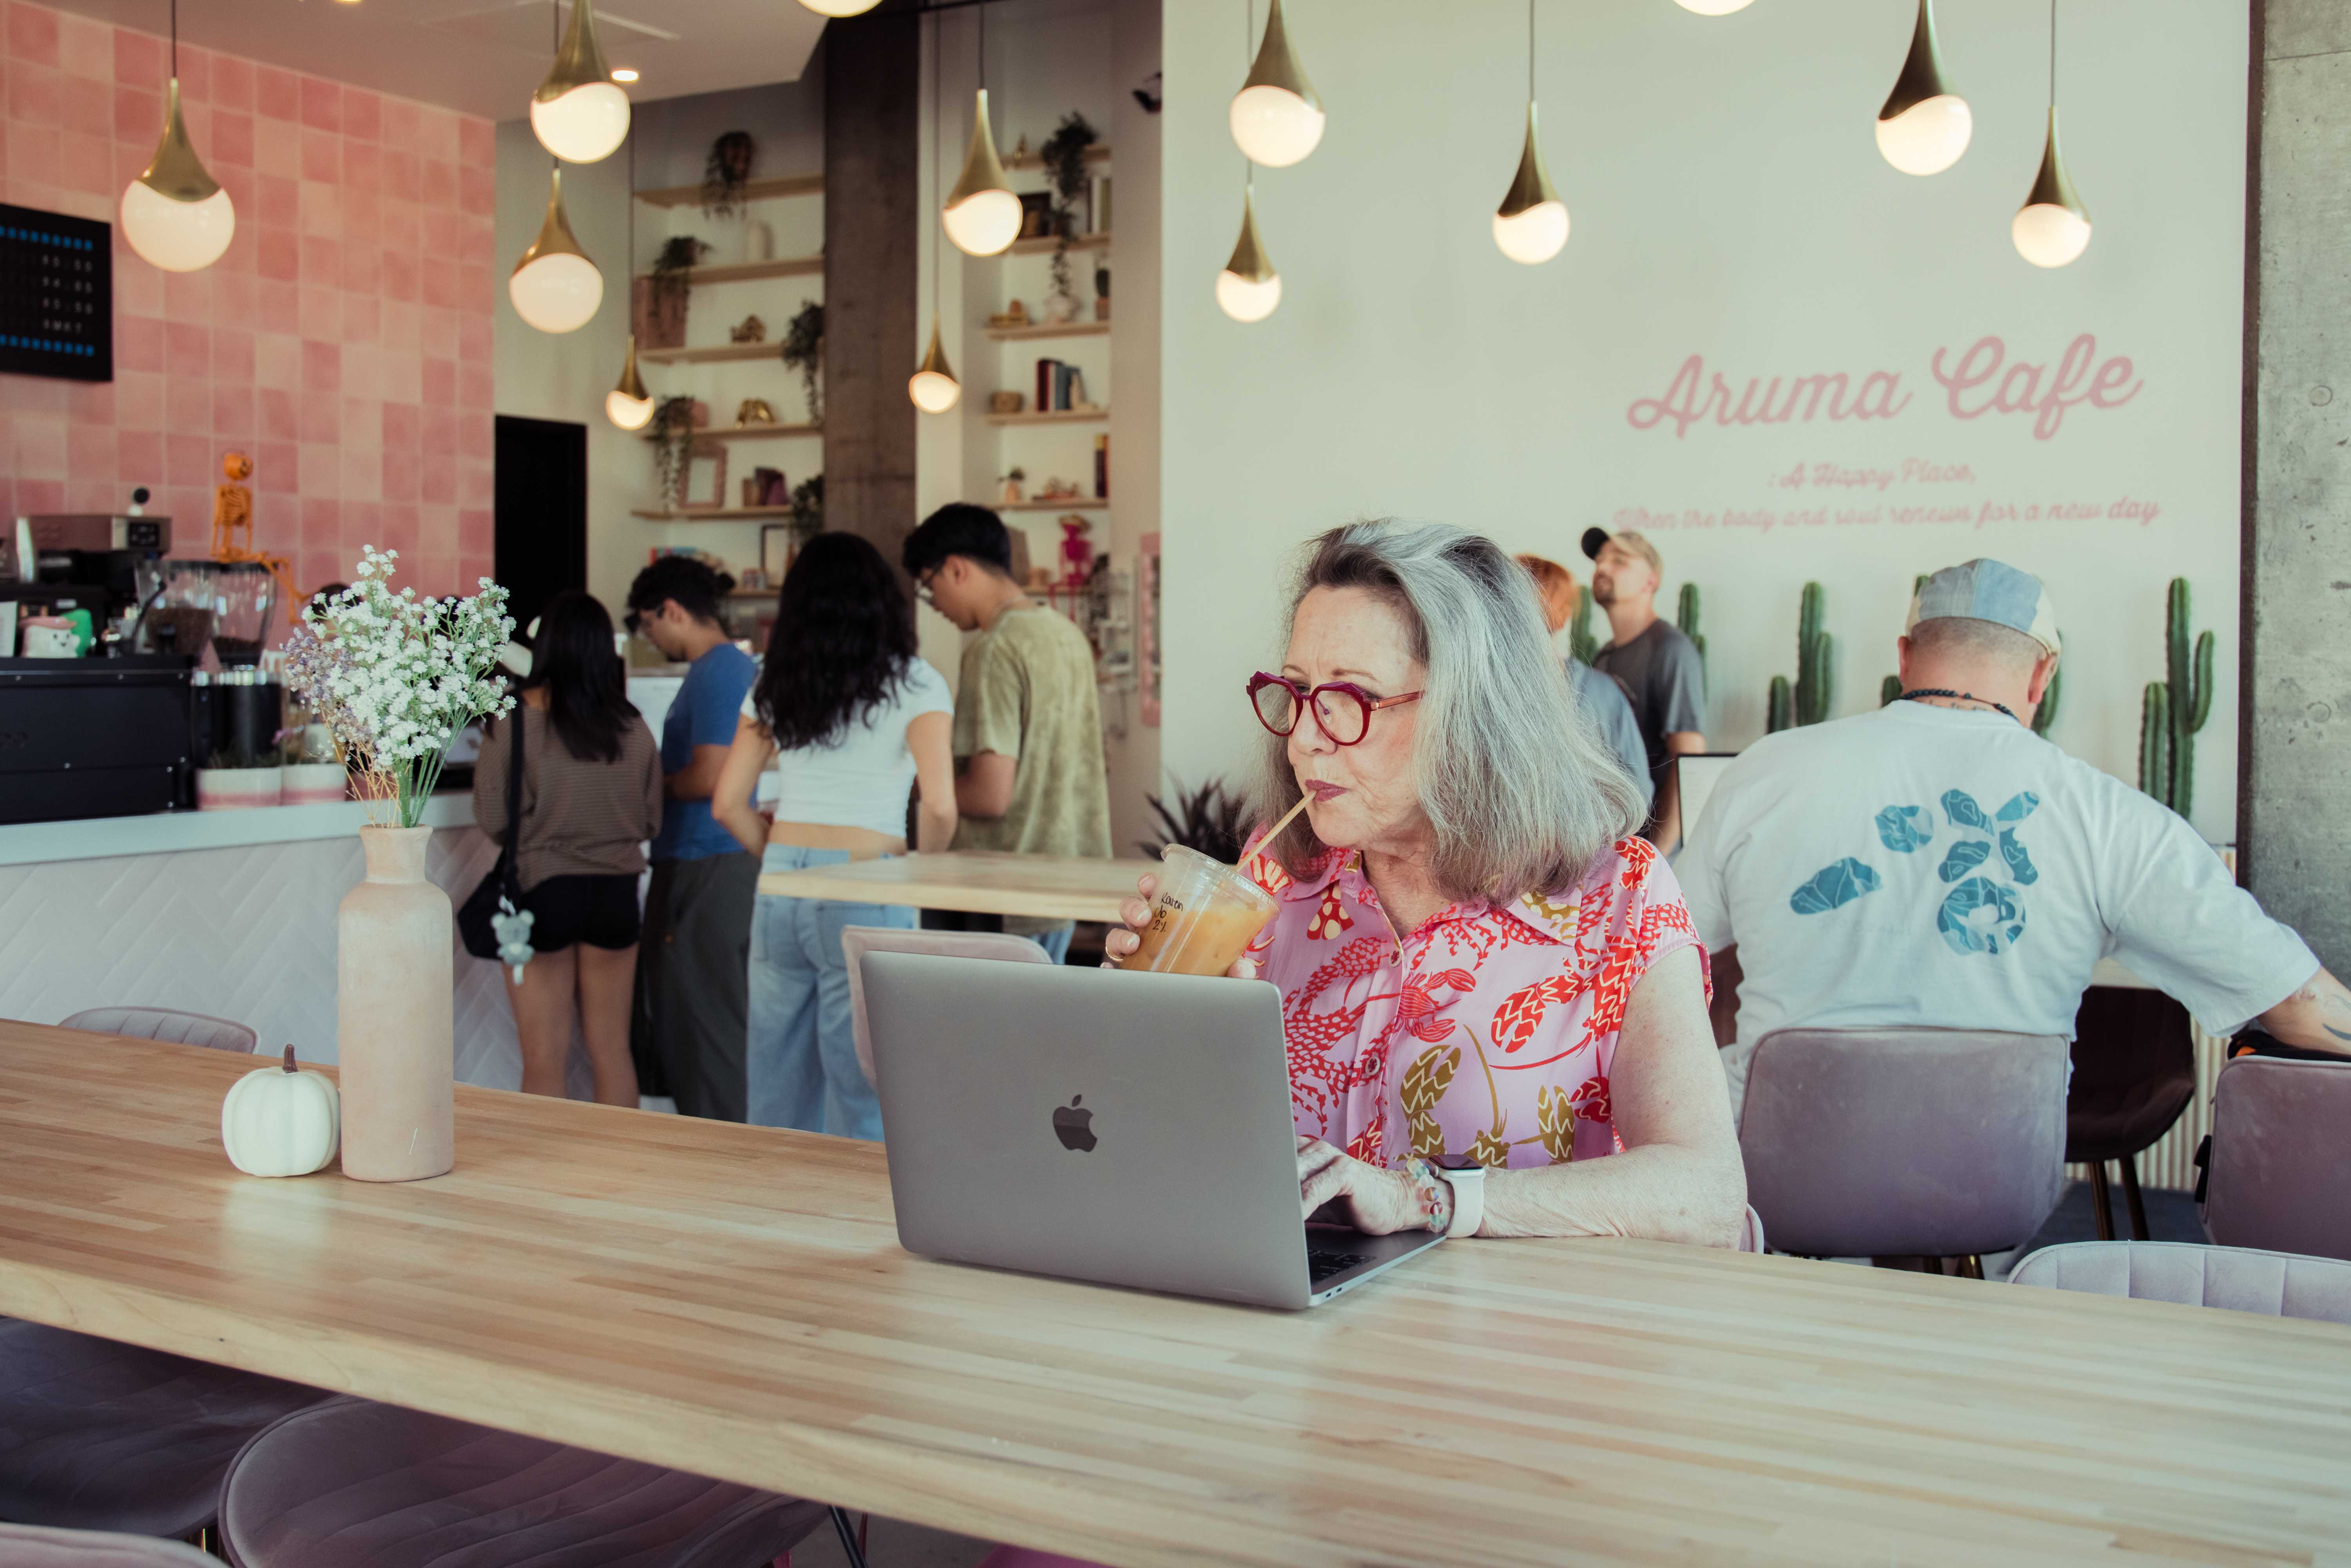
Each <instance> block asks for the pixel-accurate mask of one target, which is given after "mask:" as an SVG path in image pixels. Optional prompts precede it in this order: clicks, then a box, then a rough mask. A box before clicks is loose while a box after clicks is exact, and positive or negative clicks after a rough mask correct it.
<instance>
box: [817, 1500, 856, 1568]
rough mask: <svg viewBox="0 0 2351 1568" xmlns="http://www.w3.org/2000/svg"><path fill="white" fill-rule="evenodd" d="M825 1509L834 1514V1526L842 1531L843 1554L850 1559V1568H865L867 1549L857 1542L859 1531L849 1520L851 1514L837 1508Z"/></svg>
mask: <svg viewBox="0 0 2351 1568" xmlns="http://www.w3.org/2000/svg"><path fill="white" fill-rule="evenodd" d="M825 1511H826V1512H827V1513H829V1514H831V1515H832V1527H833V1529H835V1530H837V1531H840V1532H841V1555H843V1556H845V1557H847V1558H848V1559H849V1568H865V1550H864V1548H862V1547H861V1546H859V1545H858V1544H857V1531H856V1529H855V1527H854V1526H852V1524H851V1523H850V1522H849V1515H847V1514H845V1513H843V1512H842V1511H841V1510H839V1509H837V1508H828V1509H826V1510H825Z"/></svg>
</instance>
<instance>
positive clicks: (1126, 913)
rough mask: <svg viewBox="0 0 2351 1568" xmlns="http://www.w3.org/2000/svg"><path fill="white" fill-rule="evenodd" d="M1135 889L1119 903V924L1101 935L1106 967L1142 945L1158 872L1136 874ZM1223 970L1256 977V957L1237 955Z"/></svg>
mask: <svg viewBox="0 0 2351 1568" xmlns="http://www.w3.org/2000/svg"><path fill="white" fill-rule="evenodd" d="M1134 890H1135V896H1134V897H1133V898H1130V899H1128V900H1127V901H1126V902H1125V903H1124V904H1120V905H1119V907H1118V917H1119V920H1120V922H1121V924H1120V925H1115V926H1113V927H1112V928H1111V931H1110V933H1109V935H1108V936H1104V937H1103V938H1102V951H1103V953H1104V954H1106V955H1107V957H1106V959H1105V960H1104V962H1103V964H1102V967H1103V968H1105V969H1115V968H1118V967H1121V966H1122V965H1123V963H1124V961H1125V960H1127V959H1128V958H1131V957H1133V956H1134V955H1135V953H1136V952H1137V951H1138V950H1140V949H1141V947H1142V946H1143V936H1144V932H1146V931H1148V930H1150V929H1151V922H1152V919H1153V916H1154V915H1155V914H1156V913H1157V909H1158V900H1159V876H1158V873H1155V872H1145V873H1144V874H1143V875H1141V876H1140V877H1137V878H1136V879H1135V883H1134ZM1225 973H1226V974H1227V975H1228V976H1229V977H1232V978H1234V979H1236V980H1254V979H1256V978H1257V961H1256V960H1255V959H1253V958H1247V957H1242V958H1236V959H1234V960H1233V963H1232V966H1231V967H1229V968H1228V969H1226V970H1225Z"/></svg>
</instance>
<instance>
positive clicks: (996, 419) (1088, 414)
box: [987, 408, 1110, 424]
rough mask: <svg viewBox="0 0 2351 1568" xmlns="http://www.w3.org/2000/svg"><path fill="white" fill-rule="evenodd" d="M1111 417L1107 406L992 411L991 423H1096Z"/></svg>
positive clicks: (988, 420) (990, 415)
mask: <svg viewBox="0 0 2351 1568" xmlns="http://www.w3.org/2000/svg"><path fill="white" fill-rule="evenodd" d="M1109 417H1110V410H1108V409H1106V408H1070V409H1060V410H1056V411H1054V412H1052V413H991V414H989V415H988V416H987V423H990V424H1095V423H1101V422H1102V421H1103V420H1106V419H1108V418H1109Z"/></svg>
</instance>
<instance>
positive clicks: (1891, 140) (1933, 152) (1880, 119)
mask: <svg viewBox="0 0 2351 1568" xmlns="http://www.w3.org/2000/svg"><path fill="white" fill-rule="evenodd" d="M1974 133H1975V113H1974V111H1973V110H1970V109H1969V108H1968V100H1967V99H1964V98H1961V97H1960V96H1959V93H1958V92H1956V91H1955V90H1953V89H1952V88H1951V85H1950V84H1949V82H1948V81H1947V80H1945V79H1944V77H1943V57H1942V55H1941V52H1940V51H1939V50H1938V48H1937V47H1936V46H1935V0H1918V22H1917V26H1915V27H1913V28H1912V29H1911V32H1910V53H1909V54H1908V55H1907V57H1905V58H1904V59H1903V61H1902V74H1901V75H1900V76H1898V77H1896V78H1894V90H1893V91H1892V92H1890V93H1888V94H1886V104H1885V107H1884V108H1882V109H1880V110H1878V111H1877V150H1878V152H1882V153H1884V154H1885V155H1886V162H1888V163H1891V164H1893V165H1894V166H1895V167H1896V169H1899V170H1901V171H1902V172H1904V173H1906V174H1939V173H1941V172H1943V171H1944V170H1946V169H1948V168H1949V167H1950V166H1951V165H1952V164H1954V163H1956V162H1959V154H1960V153H1962V152H1966V151H1967V150H1968V139H1969V138H1970V136H1972V135H1973V134H1974Z"/></svg>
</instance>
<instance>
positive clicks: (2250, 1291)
mask: <svg viewBox="0 0 2351 1568" xmlns="http://www.w3.org/2000/svg"><path fill="white" fill-rule="evenodd" d="M2008 1279H2009V1283H2011V1284H2012V1285H2044V1286H2047V1287H2049V1288H2050V1289H2052V1290H2058V1291H2091V1292H2093V1293H2094V1294H2096V1295H2101V1296H2128V1297H2130V1298H2131V1299H2132V1300H2133V1301H2177V1302H2179V1304H2180V1305H2182V1306H2187V1307H2226V1308H2228V1309H2229V1310H2230V1311H2231V1312H2264V1313H2266V1314H2268V1315H2269V1316H2271V1317H2273V1318H2314V1319H2317V1320H2319V1321H2320V1322H2330V1323H2351V1263H2346V1262H2342V1261H2340V1260H2336V1259H2334V1258H2305V1257H2303V1256H2302V1255H2300V1254H2299V1253H2294V1252H2262V1251H2257V1250H2255V1249H2252V1248H2249V1247H2205V1246H2200V1245H2199V1244H2197V1243H2195V1242H2189V1241H2069V1242H2067V1243H2066V1244H2065V1245H2064V1246H2062V1247H2043V1249H2041V1250H2039V1251H2038V1252H2034V1253H2032V1254H2029V1255H2028V1256H2027V1257H2026V1258H2025V1259H2024V1260H2023V1261H2022V1262H2021V1263H2019V1264H2017V1266H2016V1269H2015V1271H2014V1272H2012V1273H2011V1274H2010V1275H2009V1277H2008Z"/></svg>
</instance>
